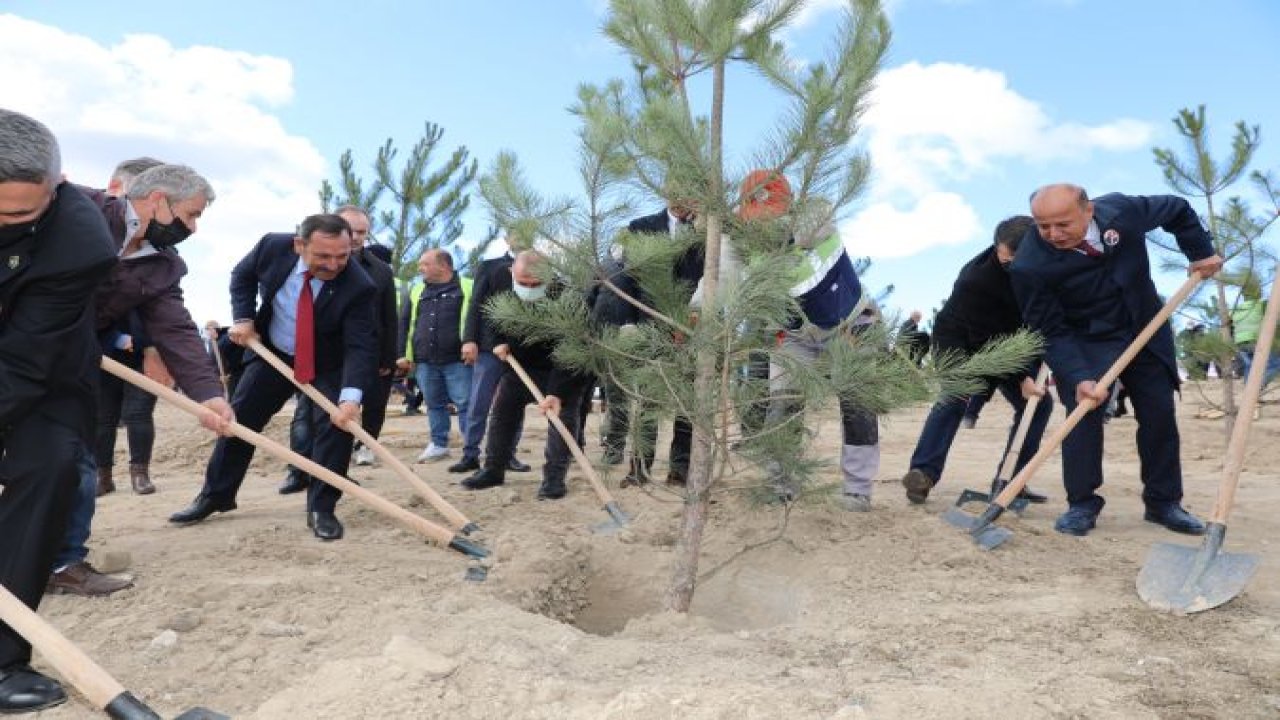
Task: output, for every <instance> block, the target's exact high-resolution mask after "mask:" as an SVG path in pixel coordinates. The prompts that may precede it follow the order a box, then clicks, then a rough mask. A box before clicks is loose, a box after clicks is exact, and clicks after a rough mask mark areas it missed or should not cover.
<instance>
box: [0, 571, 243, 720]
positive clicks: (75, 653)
mask: <svg viewBox="0 0 1280 720" xmlns="http://www.w3.org/2000/svg"><path fill="white" fill-rule="evenodd" d="M0 620H3V621H4V622H5V624H6V625H8V626H9V627H11V628H13V629H14V630H15V631H16V632H17V633H18V634H19V635H21V636H22V637H24V638H26V640H27V642H29V643H31V646H32V647H34V648H35V649H36V650H39V651H40V654H41V655H43V656H44V658H45V659H46V660H48V661H49V664H50V665H52V666H53V667H54V669H56V670H57V671H58V673H59V674H60V675H62V676H63V677H64V678H66V679H67V680H68V681H69V682H70V683H71V684H72V685H74V686H75V688H76V689H77V690H79V691H80V694H81V695H84V696H85V697H86V698H87V699H88V700H89V702H91V703H93V706H94V707H96V708H98V709H99V710H102V711H103V712H105V713H106V714H107V715H108V716H109V717H113V718H116V720H160V715H158V714H157V713H156V711H154V710H152V709H151V708H149V707H147V704H146V703H144V702H142V701H141V700H139V699H138V698H137V697H135V696H134V695H133V693H131V692H129V691H128V690H125V689H124V686H122V685H121V684H120V683H119V682H117V681H116V679H115V678H113V677H111V676H110V675H108V674H107V671H106V670H103V669H102V668H101V667H100V666H99V665H98V664H97V663H95V662H94V661H93V658H91V657H89V656H88V655H86V654H85V653H84V651H83V650H81V649H80V648H78V647H76V645H75V643H73V642H71V641H70V640H68V639H67V638H66V637H65V636H64V635H63V634H62V633H60V632H58V630H57V629H56V628H54V627H53V626H52V625H50V624H49V623H48V622H47V621H45V620H44V618H41V617H40V616H39V615H37V614H36V612H35V611H34V610H32V609H31V608H29V607H27V606H26V605H24V604H23V603H22V601H21V600H19V599H18V598H16V597H14V595H13V593H11V592H9V591H8V590H6V589H5V588H3V587H0ZM176 720H230V719H229V718H228V717H227V716H226V715H223V714H221V713H216V712H213V711H212V710H206V709H205V708H202V707H196V708H191V709H190V710H187V711H186V712H184V713H182V714H181V715H179V716H178V717H177V718H176Z"/></svg>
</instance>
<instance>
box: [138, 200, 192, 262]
mask: <svg viewBox="0 0 1280 720" xmlns="http://www.w3.org/2000/svg"><path fill="white" fill-rule="evenodd" d="M164 202H165V205H169V214H170V215H172V216H173V219H172V220H170V221H169V222H167V223H162V222H160V221H159V220H156V219H155V218H151V221H150V222H148V223H147V229H146V231H145V232H143V234H142V239H144V240H146V241H147V242H149V243H151V246H152V247H154V248H155V249H157V250H163V249H165V248H167V247H173V246H174V245H177V244H178V243H180V242H182V241H183V240H186V239H187V238H189V237H191V228H189V227H187V224H186V223H184V222H182V218H180V217H178V215H177V214H176V213H175V212H173V205H170V204H169V201H168V200H167V199H166V200H165V201H164Z"/></svg>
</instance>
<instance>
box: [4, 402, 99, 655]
mask: <svg viewBox="0 0 1280 720" xmlns="http://www.w3.org/2000/svg"><path fill="white" fill-rule="evenodd" d="M87 444H88V438H87V437H83V436H82V435H81V434H80V433H79V432H77V431H76V430H74V429H72V428H70V427H68V426H66V425H63V424H61V423H58V422H57V421H55V420H53V419H51V418H48V417H45V416H44V415H42V414H41V413H40V412H39V411H34V412H32V413H31V414H30V415H28V416H27V417H26V418H25V419H23V420H22V421H20V422H19V423H18V424H16V425H14V426H13V427H11V428H9V429H8V431H7V432H6V433H5V435H4V456H3V459H0V482H3V484H4V491H3V492H0V585H3V586H4V587H5V588H7V589H8V590H9V592H11V593H13V594H14V595H15V596H17V598H18V599H19V600H21V601H22V602H23V603H24V604H25V605H26V606H27V607H29V608H31V609H32V610H35V609H36V608H37V607H38V606H39V604H40V598H41V596H42V595H44V588H45V584H46V583H47V582H48V581H49V568H51V567H53V560H54V557H55V556H56V555H57V553H58V549H59V548H60V547H61V546H62V541H63V535H64V534H65V533H66V529H67V520H68V518H69V517H70V514H71V505H72V502H73V500H74V499H75V496H76V489H77V487H78V486H79V484H80V473H79V472H78V470H77V469H76V456H77V453H78V449H79V448H81V447H84V446H85V445H87ZM30 660H31V645H30V643H28V642H27V641H26V640H24V639H22V636H20V635H18V634H17V633H16V632H14V631H13V630H12V629H11V628H10V627H9V626H8V625H5V624H3V623H0V670H3V669H5V668H7V667H9V666H12V665H15V664H20V663H26V662H28V661H30Z"/></svg>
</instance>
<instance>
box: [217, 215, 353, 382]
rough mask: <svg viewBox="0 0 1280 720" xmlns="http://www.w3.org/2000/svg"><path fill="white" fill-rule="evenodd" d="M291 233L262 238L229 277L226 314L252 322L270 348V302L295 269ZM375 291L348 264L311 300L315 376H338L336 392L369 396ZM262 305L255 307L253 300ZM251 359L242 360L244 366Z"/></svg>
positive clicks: (295, 260) (351, 264)
mask: <svg viewBox="0 0 1280 720" xmlns="http://www.w3.org/2000/svg"><path fill="white" fill-rule="evenodd" d="M293 238H294V236H293V235H292V234H290V233H269V234H267V235H264V236H263V237H262V239H261V240H259V241H258V244H257V245H255V246H254V248H253V250H251V251H249V254H248V255H246V256H245V257H244V259H242V260H241V261H240V262H239V263H237V264H236V266H235V268H234V269H233V270H232V271H231V312H232V317H234V318H235V319H237V320H240V319H244V318H253V321H254V327H255V329H256V330H257V331H258V334H259V335H261V336H262V338H263V340H264V342H265V343H267V344H269V343H270V340H269V338H270V332H269V331H270V328H271V316H272V314H273V312H274V311H273V309H272V307H271V303H272V301H273V300H274V299H275V296H276V293H277V292H279V291H280V288H281V287H282V286H283V285H284V281H285V279H287V278H288V276H289V272H290V271H292V270H293V268H294V267H295V266H296V265H297V264H298V254H297V253H296V252H294V250H293ZM376 296H377V286H376V285H374V282H373V280H372V279H371V278H370V277H369V275H368V274H367V273H366V272H365V271H364V270H363V269H362V268H361V267H360V265H359V263H356V262H348V263H347V266H346V268H345V269H344V270H343V271H342V272H340V273H338V276H337V277H336V278H334V279H333V280H329V281H327V282H325V284H324V287H322V288H321V289H320V294H319V295H317V296H316V302H315V322H316V337H315V339H316V375H317V377H323V376H326V375H330V376H334V377H335V379H336V376H339V375H340V376H341V387H351V388H359V389H360V390H361V391H362V392H363V393H365V394H366V395H367V394H368V393H369V392H371V390H372V387H373V384H374V379H375V378H376V377H377V374H378V372H377V369H378V343H377V336H376V330H375V327H376V326H375V323H374V307H375V301H376ZM259 297H261V298H262V304H261V305H260V306H259V305H257V299H258V298H259ZM251 357H252V355H251V354H250V353H248V352H246V354H245V360H246V361H248V360H249V358H251Z"/></svg>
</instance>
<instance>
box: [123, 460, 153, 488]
mask: <svg viewBox="0 0 1280 720" xmlns="http://www.w3.org/2000/svg"><path fill="white" fill-rule="evenodd" d="M129 483H130V484H131V485H133V491H134V492H136V493H138V494H139V495H150V494H151V493H153V492H155V491H156V486H155V485H152V484H151V468H150V466H149V465H148V464H147V463H129Z"/></svg>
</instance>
